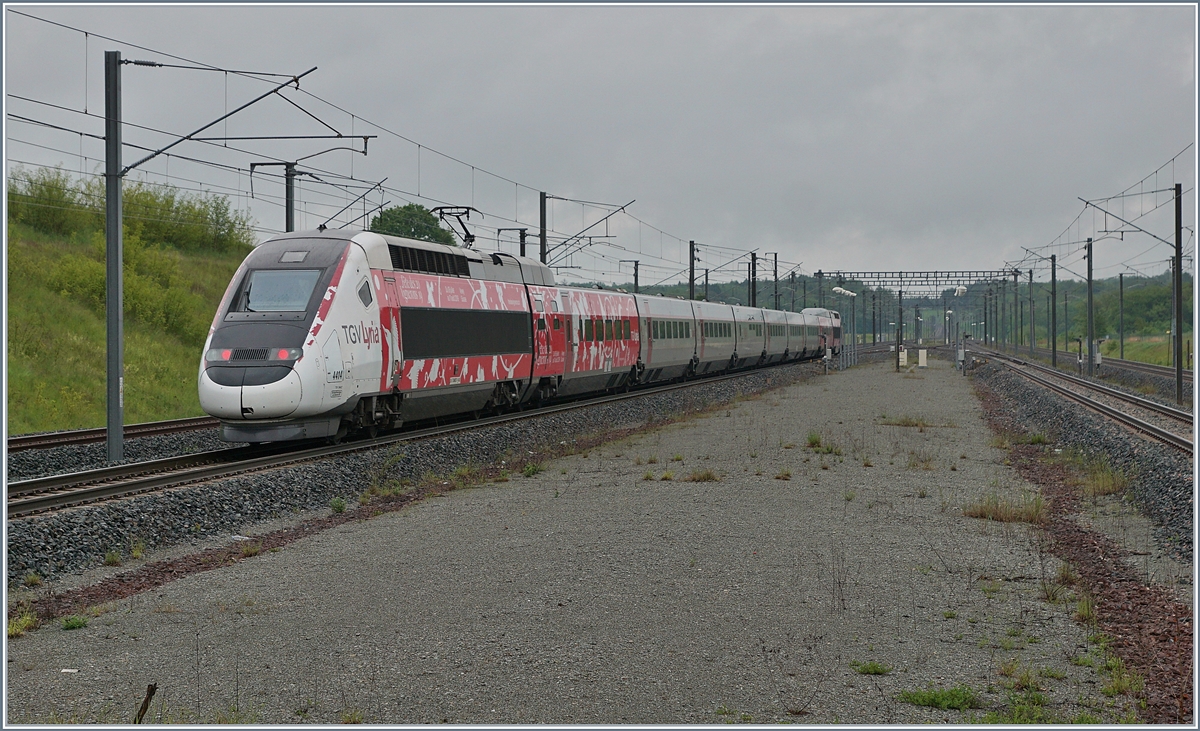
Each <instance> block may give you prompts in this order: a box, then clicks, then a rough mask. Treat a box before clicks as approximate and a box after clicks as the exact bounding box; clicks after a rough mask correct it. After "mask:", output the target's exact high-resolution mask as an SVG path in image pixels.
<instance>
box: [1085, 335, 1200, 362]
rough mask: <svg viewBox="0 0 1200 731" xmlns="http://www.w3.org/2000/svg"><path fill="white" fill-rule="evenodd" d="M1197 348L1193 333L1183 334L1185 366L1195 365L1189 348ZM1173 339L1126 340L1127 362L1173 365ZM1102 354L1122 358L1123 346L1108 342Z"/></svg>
mask: <svg viewBox="0 0 1200 731" xmlns="http://www.w3.org/2000/svg"><path fill="white" fill-rule="evenodd" d="M1193 347H1195V346H1194V344H1193V340H1192V333H1191V332H1188V331H1184V333H1183V364H1184V366H1185V367H1191V366H1193V365H1195V356H1194V354H1193V355H1192V356H1190V357H1189V355H1188V352H1189V348H1193ZM1170 350H1171V339H1170V338H1168V337H1166V336H1165V335H1156V336H1146V337H1126V338H1125V360H1136V361H1138V362H1140V363H1152V364H1154V365H1162V366H1165V365H1171V352H1170ZM1100 354H1101V355H1103V356H1105V357H1107V358H1120V357H1121V344H1120V343H1119V342H1118V341H1116V340H1106V341H1105V342H1104V344H1103V345H1101V346H1100Z"/></svg>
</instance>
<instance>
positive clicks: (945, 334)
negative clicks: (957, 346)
mask: <svg viewBox="0 0 1200 731" xmlns="http://www.w3.org/2000/svg"><path fill="white" fill-rule="evenodd" d="M946 310H947V307H946V293H944V292H943V293H942V343H943V344H949V342H950V328H949V324H948V323H949V316H948V314H947V313H946Z"/></svg>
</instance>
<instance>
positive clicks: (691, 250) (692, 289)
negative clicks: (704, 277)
mask: <svg viewBox="0 0 1200 731" xmlns="http://www.w3.org/2000/svg"><path fill="white" fill-rule="evenodd" d="M688 299H690V300H694V299H696V242H695V241H689V242H688Z"/></svg>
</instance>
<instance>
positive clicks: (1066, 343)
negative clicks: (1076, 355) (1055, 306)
mask: <svg viewBox="0 0 1200 731" xmlns="http://www.w3.org/2000/svg"><path fill="white" fill-rule="evenodd" d="M1063 319H1064V320H1066V321H1067V324H1066V328H1067V330H1066V333H1065V335H1066V337H1064V338H1063V347H1064V348H1066V349H1067V352H1068V353H1070V352H1071V297H1070V294H1069V293H1068V292H1067V290H1065V289H1064V290H1063Z"/></svg>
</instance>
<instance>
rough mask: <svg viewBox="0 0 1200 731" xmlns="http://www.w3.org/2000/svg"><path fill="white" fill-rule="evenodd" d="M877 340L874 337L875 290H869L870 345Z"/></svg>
mask: <svg viewBox="0 0 1200 731" xmlns="http://www.w3.org/2000/svg"><path fill="white" fill-rule="evenodd" d="M876 342H878V341H877V340H876V338H875V290H874V289H872V290H871V345H874V344H875V343H876Z"/></svg>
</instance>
